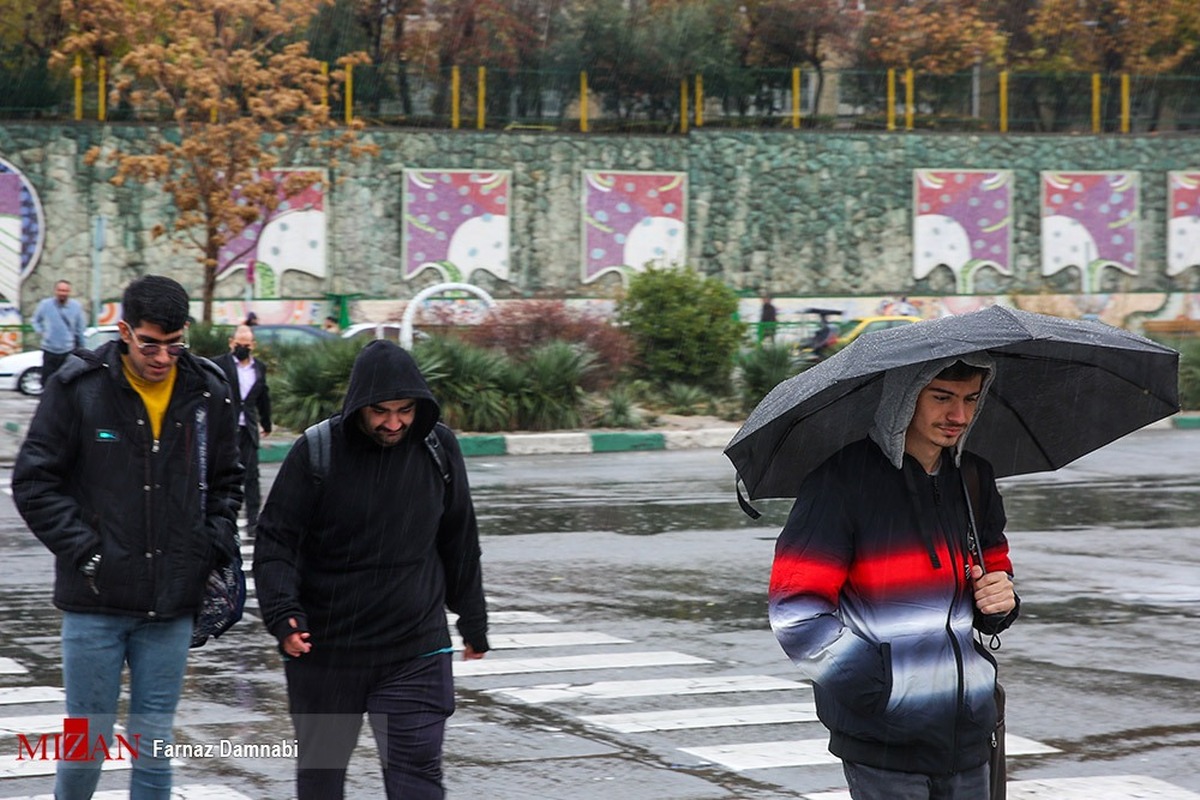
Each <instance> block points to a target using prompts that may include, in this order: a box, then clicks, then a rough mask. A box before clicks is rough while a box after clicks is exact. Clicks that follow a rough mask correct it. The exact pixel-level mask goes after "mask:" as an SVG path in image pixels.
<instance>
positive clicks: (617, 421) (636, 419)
mask: <svg viewBox="0 0 1200 800" xmlns="http://www.w3.org/2000/svg"><path fill="white" fill-rule="evenodd" d="M593 402H594V405H595V406H596V408H595V411H594V412H593V415H592V424H593V425H595V426H596V427H598V428H640V427H642V426H643V425H644V424H645V423H644V421H643V420H642V415H641V414H640V413H638V410H637V408H636V407H635V405H634V402H633V397H632V395H631V394H630V392H629V390H628V389H627V388H626V387H624V386H614V387H613V388H612V389H609V390H608V391H607V392H606V393H605V394H604V395H603V396H602V397H600V398H596V399H594V400H593Z"/></svg>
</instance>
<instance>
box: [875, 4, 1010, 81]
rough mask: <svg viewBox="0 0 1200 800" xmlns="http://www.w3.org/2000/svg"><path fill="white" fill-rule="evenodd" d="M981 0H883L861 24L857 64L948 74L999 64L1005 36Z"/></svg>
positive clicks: (1003, 50)
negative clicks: (859, 54)
mask: <svg viewBox="0 0 1200 800" xmlns="http://www.w3.org/2000/svg"><path fill="white" fill-rule="evenodd" d="M986 5H987V4H986V3H984V2H982V0H950V1H949V2H947V0H881V2H877V3H876V2H873V3H871V5H870V13H868V14H867V15H866V19H865V21H864V24H863V28H862V45H861V48H862V49H861V51H860V52H861V63H862V64H863V65H864V66H870V67H886V68H895V69H913V70H917V71H918V72H926V73H933V74H937V75H948V74H951V73H955V72H961V71H963V70H967V69H970V68H971V67H973V66H975V65H976V64H983V63H992V64H994V63H998V62H1000V61H1002V59H1003V58H1004V55H1005V43H1006V39H1005V35H1004V32H1003V30H1002V29H1001V27H1000V25H999V24H998V23H997V22H996V21H994V20H992V19H990V18H989V17H988V16H987V14H986V11H985V8H986Z"/></svg>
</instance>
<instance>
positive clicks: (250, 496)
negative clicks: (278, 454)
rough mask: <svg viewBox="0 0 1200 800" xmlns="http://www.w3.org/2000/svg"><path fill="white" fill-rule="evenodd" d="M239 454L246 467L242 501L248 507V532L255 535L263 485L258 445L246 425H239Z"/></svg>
mask: <svg viewBox="0 0 1200 800" xmlns="http://www.w3.org/2000/svg"><path fill="white" fill-rule="evenodd" d="M238 456H239V457H240V458H241V460H242V466H244V467H245V468H246V477H245V478H244V479H243V483H242V491H244V492H245V494H246V496H245V499H244V500H243V501H242V506H243V507H244V508H245V509H246V532H247V533H248V534H249V535H251V536H253V535H254V526H255V525H257V524H258V512H259V511H260V510H261V509H262V487H261V486H260V485H259V482H258V445H257V444H255V442H254V437H253V436H251V435H250V429H249V428H247V427H246V426H245V425H239V426H238Z"/></svg>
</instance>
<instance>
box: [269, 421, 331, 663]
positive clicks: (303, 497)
mask: <svg viewBox="0 0 1200 800" xmlns="http://www.w3.org/2000/svg"><path fill="white" fill-rule="evenodd" d="M320 494H321V492H320V487H319V486H318V485H317V483H316V480H315V478H314V477H313V474H312V467H311V466H310V464H309V455H308V442H307V440H306V439H305V438H304V436H303V435H302V436H300V438H299V439H297V440H296V442H295V443H294V444H293V445H292V448H291V449H290V450H289V451H288V454H287V456H286V457H285V458H284V460H283V464H282V465H280V468H279V474H278V475H277V476H276V478H275V482H274V483H273V484H272V486H271V493H270V495H268V497H267V502H266V504H265V505H264V506H263V510H262V513H261V514H260V515H259V517H258V528H257V529H256V532H255V537H254V587H255V592H256V593H257V595H258V605H259V608H260V610H261V611H262V618H263V624H264V625H266V627H267V630H268V631H270V632H271V634H272V635H273V636H274V637H275V638H276V639H278V640H279V641H281V642H282V641H283V640H284V639H286V638H287V636H288V634H291V633H296V632H304V631H307V630H308V618H307V616H306V615H305V613H304V608H303V606H301V605H300V570H299V560H300V543H301V540H302V539H303V537H304V534H305V532H306V531H307V529H308V525H309V523H310V522H311V521H312V519H313V518H314V516H315V514H316V509H317V503H318V501H319V499H320ZM289 618H294V619H295V620H296V627H294V628H293V627H292V626H291V625H290V624H289V623H288V619H289Z"/></svg>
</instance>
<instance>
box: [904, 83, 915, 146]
mask: <svg viewBox="0 0 1200 800" xmlns="http://www.w3.org/2000/svg"><path fill="white" fill-rule="evenodd" d="M915 110H916V106H915V104H914V103H913V71H912V70H911V69H906V70H905V71H904V130H906V131H911V130H912V129H913V112H914V111H915Z"/></svg>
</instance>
